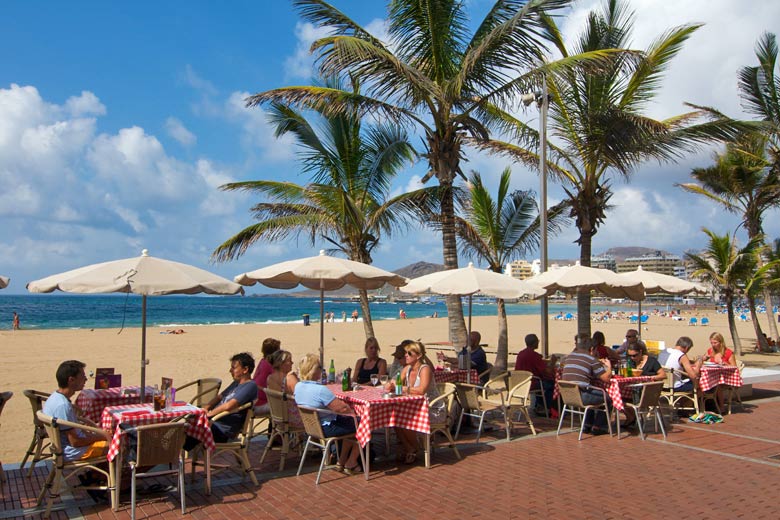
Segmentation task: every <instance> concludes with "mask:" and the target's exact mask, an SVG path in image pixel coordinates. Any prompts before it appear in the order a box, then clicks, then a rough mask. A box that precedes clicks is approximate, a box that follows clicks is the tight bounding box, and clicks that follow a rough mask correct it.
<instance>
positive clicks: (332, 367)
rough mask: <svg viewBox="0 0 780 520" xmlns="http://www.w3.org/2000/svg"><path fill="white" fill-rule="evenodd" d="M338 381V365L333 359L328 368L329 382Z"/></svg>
mask: <svg viewBox="0 0 780 520" xmlns="http://www.w3.org/2000/svg"><path fill="white" fill-rule="evenodd" d="M335 382H336V365H335V364H333V360H332V359H331V360H330V368H328V383H335Z"/></svg>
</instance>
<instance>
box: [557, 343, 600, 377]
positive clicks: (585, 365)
mask: <svg viewBox="0 0 780 520" xmlns="http://www.w3.org/2000/svg"><path fill="white" fill-rule="evenodd" d="M604 371H605V368H604V365H602V364H601V363H600V362H599V360H598V359H596V358H594V357H593V356H591V355H590V354H586V353H584V352H577V351H576V350H575V351H574V352H572V353H571V354H569V355H568V356H566V362H565V364H564V366H563V373H562V374H561V381H571V382H574V383H579V384H580V385H590V384H593V383H594V382H596V381H598V380H599V376H601V374H603V373H604Z"/></svg>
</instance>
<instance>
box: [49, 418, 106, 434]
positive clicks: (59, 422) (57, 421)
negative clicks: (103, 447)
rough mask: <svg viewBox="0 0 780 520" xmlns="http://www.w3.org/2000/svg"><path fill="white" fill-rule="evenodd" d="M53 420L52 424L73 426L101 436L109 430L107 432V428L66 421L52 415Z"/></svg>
mask: <svg viewBox="0 0 780 520" xmlns="http://www.w3.org/2000/svg"><path fill="white" fill-rule="evenodd" d="M51 422H52V424H57V425H59V426H60V427H63V426H65V427H67V428H73V429H76V430H83V431H85V432H91V433H95V434H97V435H101V436H105V435H106V433H108V432H106V430H104V429H102V428H95V427H94V426H87V425H86V424H81V423H76V422H71V421H66V420H65V419H57V418H54V417H52V419H51Z"/></svg>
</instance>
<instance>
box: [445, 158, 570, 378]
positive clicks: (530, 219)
mask: <svg viewBox="0 0 780 520" xmlns="http://www.w3.org/2000/svg"><path fill="white" fill-rule="evenodd" d="M510 178H511V170H510V169H509V168H506V169H505V170H504V171H503V173H502V174H501V178H500V180H499V185H498V193H497V194H496V198H495V199H494V198H493V197H492V196H491V194H490V193H489V192H488V190H487V188H486V187H485V185H484V184H483V183H482V177H481V176H480V175H479V174H478V173H476V172H474V173H472V175H471V180H470V183H469V186H468V188H469V189H468V191H469V193H468V197H467V198H466V200H465V201H464V207H463V208H462V216H456V229H457V234H458V237H459V238H460V239H461V242H460V246H461V250H462V253H463V254H464V255H465V256H471V257H477V258H478V259H480V260H482V261H484V262H486V263H487V265H488V267H489V268H490V269H491V270H492V271H494V272H496V273H501V272H503V270H504V267H505V266H506V264H507V262H510V261H511V260H514V259H516V258H518V257H521V256H524V255H526V254H528V253H530V252H532V251H534V250H535V249H536V248H538V246H539V241H540V226H541V223H540V217H539V207H538V205H537V204H536V199H535V194H534V193H533V192H531V191H519V190H518V191H512V192H510V191H509V183H510ZM565 207H566V204H565V203H561V204H558V205H556V206H553V207H552V208H550V209H549V210H548V219H549V220H548V223H547V229H548V231H549V232H551V233H555V232H557V231H558V230H559V229H560V225H561V224H562V223H563V222H564V221H565V220H566V219H567V217H565V215H564V214H563V211H564V209H565ZM497 305H498V351H497V353H496V362H495V367H496V370H498V371H504V370H506V368H507V357H508V330H507V319H506V306H505V304H504V300H503V299H502V298H498V300H497Z"/></svg>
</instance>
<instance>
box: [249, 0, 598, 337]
mask: <svg viewBox="0 0 780 520" xmlns="http://www.w3.org/2000/svg"><path fill="white" fill-rule="evenodd" d="M569 3H570V0H532V1H522V0H497V1H496V2H495V3H494V4H493V6H492V8H491V9H490V10H489V11H488V13H487V15H486V16H485V18H484V19H483V20H482V21H481V22H480V23H479V25H478V26H477V28H476V30H475V31H473V32H471V31H470V30H469V24H468V20H467V16H466V12H467V10H466V9H465V7H464V3H463V1H462V0H436V1H430V0H389V3H388V5H389V12H388V19H387V21H388V34H389V42H387V43H385V42H382V41H381V40H380V39H379V38H378V37H376V36H374V35H372V34H371V33H370V32H369V31H368V30H366V29H365V28H364V27H361V26H360V25H359V24H357V23H356V22H355V21H353V20H352V19H351V18H350V17H349V16H347V15H346V14H344V13H342V12H341V11H339V10H338V9H336V8H335V7H333V6H331V5H330V4H328V3H327V2H325V1H324V0H293V5H294V6H295V7H296V8H297V10H298V12H299V13H300V15H301V17H302V18H303V19H305V20H306V21H308V22H311V23H313V24H315V25H317V26H320V27H329V28H331V29H332V34H331V35H330V36H326V37H324V38H321V39H320V40H317V41H316V42H314V44H313V46H312V50H313V51H314V52H316V53H317V54H318V58H319V67H320V71H321V72H322V73H323V74H324V75H326V76H327V75H332V74H340V73H343V72H344V71H349V72H350V73H352V74H355V75H357V76H359V77H360V78H362V79H363V81H364V83H365V85H366V91H365V92H366V93H365V95H351V94H346V93H344V92H338V91H334V90H331V89H322V88H313V87H286V88H279V89H274V90H270V91H267V92H262V93H259V94H256V95H254V96H251V97H249V98H248V100H247V105H248V106H256V105H261V104H264V103H268V102H270V101H285V102H287V103H292V104H296V105H299V106H316V107H320V108H321V109H322V110H328V111H331V112H338V111H341V110H345V109H347V108H348V107H352V108H353V109H354V108H355V107H357V108H358V109H359V110H361V111H367V112H372V113H374V114H376V115H377V117H381V118H387V119H389V120H392V121H396V122H400V123H403V124H409V125H413V126H414V127H415V128H416V129H417V130H419V131H420V132H421V133H422V134H423V136H424V140H423V147H424V150H422V152H421V156H422V157H424V158H425V159H426V160H427V163H428V168H429V171H428V173H427V174H426V175H425V176H424V180H427V179H430V178H431V177H433V176H435V177H436V179H437V180H438V182H439V185H440V187H441V188H442V190H441V192H440V193H441V206H440V215H441V217H440V218H441V234H442V248H443V254H444V265H445V267H446V268H447V269H454V268H457V267H458V256H457V243H456V237H455V204H454V196H453V189H452V188H453V185H454V183H455V180H456V177H457V176H459V175H460V176H463V172H462V170H461V160H464V150H463V144H464V139H465V137H466V136H478V137H480V138H485V137H487V135H488V128H487V126H486V125H487V123H488V120H489V118H490V113H489V111H488V110H487V108H488V107H489V106H492V105H499V106H500V105H502V104H505V103H508V102H511V101H512V100H513V99H515V98H516V97H517V96H518V95H519V94H520V93H522V92H523V91H525V90H527V89H528V88H529V84H531V83H532V82H534V81H538V71H537V69H536V66H537V64H539V63H541V62H542V55H543V51H544V47H545V41H546V39H547V38H549V37H550V34H551V33H554V32H556V30H555V26H554V24H553V23H552V18H551V14H552V13H554V12H555V11H556V10H559V9H561V8H563V7H566V6H567V5H568V4H569ZM608 54H609V53H607V52H601V53H597V54H596V55H595V56H584V57H569V58H568V59H565V60H563V61H560V62H556V64H551V65H548V66H546V67H545V68H544V70H558V69H562V68H566V67H569V66H573V65H577V64H581V63H583V62H585V61H587V59H593V58H599V57H604V56H607V55H608ZM521 73H525V74H526V75H525V76H522V75H521V76H520V77H518V74H521ZM447 309H448V316H449V336H450V340H451V341H453V342H455V343H457V344H465V342H466V327H465V323H464V321H463V309H462V306H461V302H460V299H459V298H457V297H448V298H447Z"/></svg>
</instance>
